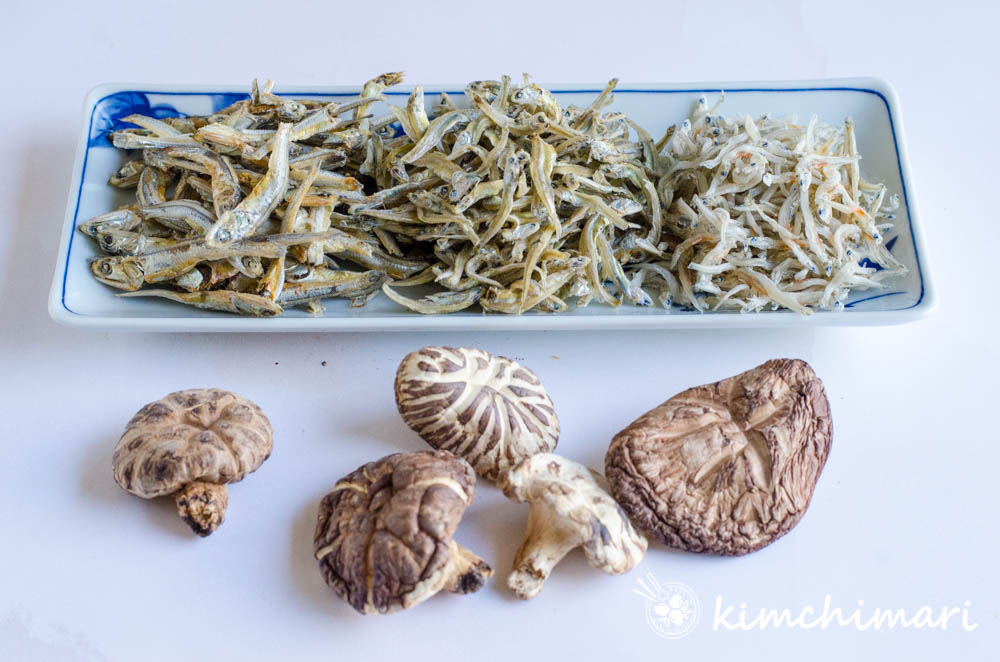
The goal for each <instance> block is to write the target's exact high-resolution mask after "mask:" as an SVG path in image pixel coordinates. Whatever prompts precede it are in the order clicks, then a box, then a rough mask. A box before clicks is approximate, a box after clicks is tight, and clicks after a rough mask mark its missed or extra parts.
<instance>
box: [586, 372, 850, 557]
mask: <svg viewBox="0 0 1000 662" xmlns="http://www.w3.org/2000/svg"><path fill="white" fill-rule="evenodd" d="M832 435H833V424H832V421H831V419H830V406H829V403H828V402H827V399H826V393H825V392H824V390H823V384H822V382H821V381H820V380H819V378H818V377H817V376H816V374H815V373H814V372H813V370H812V368H810V367H809V364H807V363H805V362H804V361H799V360H792V359H776V360H772V361H768V362H767V363H764V364H763V365H760V366H757V367H756V368H753V369H752V370H748V371H747V372H744V373H741V374H739V375H736V376H735V377H730V378H728V379H724V380H722V381H720V382H716V383H714V384H706V385H704V386H698V387H695V388H691V389H688V390H686V391H684V392H682V393H679V394H677V395H675V396H674V397H672V398H670V399H669V400H667V401H666V402H664V403H663V404H661V405H659V406H658V407H656V408H655V409H653V410H651V411H649V412H646V413H645V414H643V415H642V416H640V417H639V418H638V419H637V420H636V421H635V422H633V423H632V424H631V425H629V426H628V427H627V428H625V429H624V430H622V431H621V432H619V433H618V434H617V435H615V437H614V439H613V440H612V442H611V447H610V448H609V449H608V454H607V456H606V457H605V473H606V475H607V477H608V482H609V483H610V486H611V493H612V494H613V495H614V496H615V498H616V499H617V500H618V502H619V503H620V504H621V505H622V507H623V508H624V509H625V511H626V512H627V513H628V514H629V517H631V519H632V521H633V522H634V523H635V524H636V525H637V526H638V527H639V528H641V529H643V530H644V531H646V532H647V533H649V534H650V535H651V536H653V537H654V538H655V539H657V540H659V541H660V542H662V543H664V544H666V545H669V546H671V547H677V548H680V549H684V550H688V551H692V552H708V553H713V554H726V555H740V554H746V553H748V552H752V551H754V550H757V549H760V548H761V547H764V546H765V545H768V544H770V543H771V542H773V541H774V540H776V539H777V538H779V537H780V536H782V535H784V534H785V533H787V532H788V531H789V530H790V529H791V528H792V527H793V526H795V524H796V523H798V521H799V519H800V518H801V517H802V515H803V514H804V513H805V511H806V508H808V506H809V501H810V499H811V497H812V493H813V488H814V487H815V485H816V481H817V479H818V478H819V475H820V472H821V471H822V470H823V465H824V464H825V463H826V457H827V455H828V454H829V451H830V443H831V440H832Z"/></svg>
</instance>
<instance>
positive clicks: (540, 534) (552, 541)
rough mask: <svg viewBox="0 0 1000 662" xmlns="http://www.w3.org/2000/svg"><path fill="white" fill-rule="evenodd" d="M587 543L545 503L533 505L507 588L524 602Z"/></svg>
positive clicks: (574, 527)
mask: <svg viewBox="0 0 1000 662" xmlns="http://www.w3.org/2000/svg"><path fill="white" fill-rule="evenodd" d="M583 542H584V540H583V539H581V538H580V532H579V530H578V528H577V527H576V526H574V525H573V523H572V522H571V521H569V520H567V519H566V518H564V517H559V516H558V514H557V513H556V512H555V511H554V510H553V509H552V508H550V507H548V506H547V505H546V504H544V503H533V504H532V505H531V511H530V512H529V513H528V527H527V530H526V531H525V534H524V540H523V541H521V546H520V547H519V548H518V549H517V555H516V556H515V557H514V570H513V572H511V573H510V576H509V577H507V586H508V587H509V588H510V590H512V591H514V593H515V594H516V595H517V597H519V598H521V599H522V600H530V599H531V598H533V597H535V596H536V595H538V593H539V591H541V590H542V585H543V584H544V583H545V580H546V578H548V576H549V573H551V572H552V569H553V568H555V567H556V564H558V563H559V561H561V560H562V558H563V557H564V556H566V554H568V553H569V551H570V550H572V549H573V548H575V547H578V546H579V545H581V544H582V543H583Z"/></svg>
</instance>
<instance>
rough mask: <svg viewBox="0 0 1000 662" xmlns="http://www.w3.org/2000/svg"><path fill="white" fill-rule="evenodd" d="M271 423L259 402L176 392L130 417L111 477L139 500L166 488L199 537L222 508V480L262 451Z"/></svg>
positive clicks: (215, 524) (243, 471)
mask: <svg viewBox="0 0 1000 662" xmlns="http://www.w3.org/2000/svg"><path fill="white" fill-rule="evenodd" d="M272 441H273V429H272V427H271V422H270V421H268V420H267V417H266V416H264V412H262V411H261V410H260V407H258V406H257V405H255V404H254V403H252V402H250V401H249V400H247V399H246V398H242V397H240V396H238V395H236V394H235V393H230V392H229V391H222V390H219V389H191V390H187V391H177V392H176V393H171V394H170V395H168V396H166V397H164V398H163V399H161V400H157V401H156V402H151V403H149V404H148V405H146V406H145V407H143V408H142V409H140V410H139V412H138V413H137V414H136V415H135V416H133V417H132V420H131V421H129V423H128V425H127V426H126V427H125V432H124V433H123V434H122V436H121V439H119V440H118V445H117V446H116V447H115V453H114V457H113V458H112V470H113V473H114V477H115V482H117V483H118V485H119V486H121V488H122V489H124V490H126V491H128V492H129V493H130V494H134V495H136V496H139V497H142V498H144V499H153V498H155V497H160V496H166V495H168V494H174V495H175V499H176V502H177V512H178V514H180V516H181V517H182V518H184V521H185V522H187V523H188V525H189V526H190V527H191V529H192V530H193V531H194V532H195V533H197V534H198V535H200V536H207V535H208V534H210V533H212V531H215V530H216V529H217V528H219V525H220V524H222V521H223V519H225V515H226V506H227V505H228V503H229V496H228V494H227V492H226V484H227V483H235V482H237V481H239V480H242V479H243V477H244V476H246V475H247V474H249V473H251V472H253V471H255V470H256V469H257V467H259V466H260V465H261V463H263V462H264V460H266V459H267V458H268V457H269V456H270V455H271V447H272Z"/></svg>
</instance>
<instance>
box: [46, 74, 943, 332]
mask: <svg viewBox="0 0 1000 662" xmlns="http://www.w3.org/2000/svg"><path fill="white" fill-rule="evenodd" d="M462 87H463V86H461V85H428V86H424V90H425V93H426V94H427V95H428V98H429V99H431V98H433V96H434V94H435V93H437V92H440V91H442V90H444V91H447V92H448V93H449V94H453V95H454V96H455V97H456V98H457V97H461V96H462ZM546 87H548V88H549V89H551V90H552V91H553V92H554V93H555V94H556V95H557V97H558V99H559V101H560V102H561V103H562V104H563V105H564V106H565V105H569V104H575V105H578V106H586V105H587V104H588V103H589V102H590V101H591V100H592V99H593V97H594V96H595V95H596V94H598V93H599V92H600V91H601V89H602V87H603V85H602V84H595V85H546ZM720 90H725V92H726V102H725V104H724V106H723V108H722V112H724V113H726V114H729V115H732V114H747V113H748V114H751V115H759V114H762V113H765V112H770V113H772V114H774V115H778V116H785V115H797V116H798V117H800V118H804V119H808V118H809V117H810V116H811V115H812V114H813V113H816V114H818V115H819V116H820V118H821V119H822V120H824V121H827V122H830V123H836V122H840V121H842V120H843V118H844V117H846V116H851V117H853V118H854V120H855V125H856V133H857V138H858V145H859V149H860V152H861V154H862V155H863V161H862V164H861V168H862V172H863V173H864V175H865V176H866V177H867V178H868V179H871V180H875V181H881V182H884V183H885V184H886V185H887V186H888V188H889V190H890V191H894V192H898V193H900V195H901V197H902V205H901V208H900V210H899V211H898V212H897V213H896V221H895V227H894V228H893V230H892V231H891V232H890V233H888V235H887V236H886V243H887V245H888V246H889V247H890V248H891V250H892V252H893V254H894V255H895V256H896V257H897V258H898V259H899V260H900V261H902V262H903V263H904V264H905V265H906V266H907V267H908V268H909V273H908V274H907V275H906V276H903V277H900V278H898V279H896V280H893V281H891V282H890V283H889V287H888V288H886V289H883V290H867V291H859V292H855V293H854V294H852V296H851V297H850V298H849V299H848V301H847V302H846V306H845V309H844V310H843V311H829V312H828V311H819V312H816V313H814V314H813V315H810V316H808V317H803V316H800V315H798V314H796V313H793V312H790V311H768V312H760V313H749V314H741V313H738V312H716V313H698V312H694V311H686V310H682V309H680V308H673V309H670V310H665V309H663V308H659V307H651V308H639V307H635V306H630V305H622V306H620V307H618V308H611V307H609V306H606V305H603V304H599V303H592V304H591V305H590V306H588V307H586V308H582V309H579V310H572V311H570V312H566V313H560V314H546V313H527V314H524V315H520V316H509V315H499V314H485V313H482V312H478V311H477V312H461V313H453V314H450V315H431V316H426V315H420V314H418V313H414V312H411V311H409V310H406V309H404V308H402V307H401V306H398V305H397V304H395V303H393V302H392V301H389V300H388V299H387V298H385V297H384V296H379V297H376V298H375V299H374V300H372V301H371V302H370V303H369V304H368V305H367V306H365V307H363V308H360V309H353V308H350V307H348V305H347V302H346V301H341V300H335V299H334V300H327V301H324V305H325V306H326V312H325V314H324V315H323V316H320V317H312V316H310V315H308V314H306V313H304V312H302V311H299V310H294V309H293V310H288V311H286V312H285V314H284V315H282V316H280V317H277V318H270V319H255V318H244V317H238V316H235V315H230V314H225V313H218V312H211V311H203V310H199V309H196V308H191V307H188V306H183V305H181V304H177V303H173V302H169V301H164V300H158V299H122V298H119V297H116V296H115V294H116V292H115V291H114V290H112V289H111V288H109V287H107V286H105V285H102V284H101V283H99V282H97V281H96V280H95V279H94V278H93V277H92V276H91V274H90V270H89V266H88V265H89V262H90V260H91V259H92V258H94V257H96V256H97V254H98V251H97V247H96V246H95V245H94V243H93V242H92V240H90V239H89V238H87V237H85V236H83V235H82V234H81V233H79V232H76V231H75V230H74V228H75V227H76V225H77V224H78V223H79V222H82V221H85V220H87V219H88V218H90V217H91V216H94V215H96V214H99V213H102V212H105V211H110V210H112V209H114V208H116V207H117V206H118V205H121V204H125V203H126V202H127V201H128V200H129V198H128V197H127V196H129V195H131V192H123V191H119V190H117V189H115V188H113V187H111V186H109V185H108V183H107V181H108V177H109V176H110V175H111V174H112V173H113V172H114V171H115V169H116V168H117V167H118V166H119V165H121V164H122V163H123V162H124V161H125V160H126V158H127V156H126V154H125V153H124V152H122V151H121V150H118V149H115V148H113V147H112V146H111V144H110V142H109V141H108V139H107V134H108V133H109V132H110V131H112V130H114V129H116V128H118V127H119V124H120V120H121V118H122V117H125V116H127V115H129V114H132V113H143V114H148V115H153V116H158V117H163V116H168V115H177V114H207V113H210V112H213V111H215V110H218V109H220V108H223V107H225V106H228V105H229V104H231V103H233V102H234V101H237V100H239V99H241V98H244V97H245V96H246V88H245V87H239V86H211V87H205V86H190V85H158V86H142V85H119V84H108V85H100V86H98V87H96V88H94V89H93V90H92V91H91V92H90V93H89V94H88V95H87V98H86V100H85V102H84V109H83V110H84V112H83V128H82V131H81V135H80V140H79V145H78V147H77V153H76V162H75V165H74V167H73V180H72V182H71V184H70V190H69V201H68V204H67V207H66V218H65V221H64V223H63V227H62V239H61V242H60V248H59V254H58V260H57V264H56V269H55V276H54V279H53V282H52V289H51V293H50V296H49V312H50V314H51V316H52V318H53V319H54V320H56V321H57V322H60V323H63V324H67V325H70V326H76V327H86V328H92V329H102V330H136V331H254V332H261V331H311V332H316V331H359V330H365V331H388V330H431V329H449V330H471V329H492V330H540V329H640V328H646V329H649V328H655V329H670V328H710V327H711V328H724V327H734V328H735V327H744V328H745V327H776V326H812V325H824V326H827V325H885V324H895V323H900V322H908V321H911V320H914V319H917V318H920V317H922V316H924V315H926V314H927V312H928V311H929V310H931V308H932V307H933V305H934V292H933V289H932V287H931V282H930V277H929V274H928V272H927V264H926V257H925V255H926V252H925V250H924V246H923V242H922V239H921V233H920V229H919V223H918V215H917V207H916V201H915V200H914V197H913V187H912V186H911V179H910V172H909V164H908V161H907V155H906V146H905V143H904V140H903V129H902V123H901V120H900V113H899V102H898V100H897V98H896V94H895V91H894V90H893V89H892V87H891V86H890V85H889V84H888V83H886V82H884V81H882V80H879V79H875V78H853V79H840V80H814V81H792V82H761V83H703V84H676V85H675V84H621V85H620V86H619V87H618V89H616V90H615V103H614V105H613V106H612V108H613V109H615V110H620V111H624V112H626V113H627V114H628V115H629V116H630V117H631V118H632V119H634V120H635V121H637V122H638V123H639V124H641V125H642V126H644V127H645V128H646V129H648V130H649V131H650V133H651V134H652V135H653V136H654V137H656V136H659V135H662V133H663V131H664V130H665V129H666V128H667V127H668V126H670V125H671V124H674V123H676V122H679V121H681V120H683V119H684V118H685V117H686V116H687V115H688V114H689V112H690V110H691V108H692V107H693V104H694V103H695V101H696V100H697V98H698V97H699V96H700V95H702V94H708V95H709V96H710V97H711V95H712V94H713V93H718V92H719V91H720ZM276 91H277V92H278V93H279V94H283V95H289V96H293V97H314V98H322V99H330V100H336V99H338V98H346V97H352V96H354V95H356V94H357V93H358V92H359V88H357V87H302V88H285V89H278V90H276ZM408 93H409V89H407V88H405V87H400V88H394V89H393V90H391V91H389V92H387V94H388V95H389V96H401V97H405V95H407V94H408ZM374 112H375V113H376V114H377V115H379V114H381V111H380V109H379V108H378V107H376V108H375V109H374Z"/></svg>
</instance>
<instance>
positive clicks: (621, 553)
mask: <svg viewBox="0 0 1000 662" xmlns="http://www.w3.org/2000/svg"><path fill="white" fill-rule="evenodd" d="M500 488H501V489H502V490H503V492H504V494H506V495H507V496H508V497H509V498H510V499H513V500H514V501H518V502H527V503H530V504H531V510H530V511H529V514H528V526H527V530H526V531H525V534H524V540H523V541H522V542H521V546H520V547H519V548H518V550H517V555H516V556H515V557H514V570H513V572H511V574H510V576H509V577H508V578H507V585H508V586H509V587H510V589H511V590H512V591H514V593H516V594H517V595H518V597H520V598H523V599H525V600H527V599H529V598H533V597H535V596H536V595H538V592H539V591H541V590H542V584H544V583H545V580H546V578H548V576H549V574H550V573H551V572H552V569H553V568H554V567H555V566H556V564H557V563H559V561H560V560H562V558H563V557H564V556H566V554H568V553H569V552H570V551H571V550H573V549H575V548H576V547H582V548H583V553H584V555H585V556H586V558H587V562H588V563H590V565H591V566H593V567H594V568H597V569H598V570H602V571H604V572H606V573H609V574H614V575H617V574H621V573H625V572H628V571H629V570H631V569H632V568H634V567H635V566H636V564H638V563H639V562H640V561H641V560H642V558H643V556H645V554H646V545H647V543H646V538H645V537H644V536H643V535H642V534H641V533H639V532H638V531H636V530H635V529H634V528H633V527H632V524H631V523H630V522H629V520H628V517H626V515H625V513H624V512H622V509H621V508H620V507H619V506H618V504H617V503H615V500H614V499H612V498H611V496H610V495H609V494H608V493H607V491H606V489H605V484H604V480H603V478H602V477H601V476H600V475H599V474H596V473H595V472H593V471H591V470H590V469H588V468H587V467H585V466H583V465H582V464H578V463H576V462H573V461H571V460H567V459H566V458H564V457H560V456H558V455H553V454H552V453H540V454H538V455H534V456H532V457H530V458H528V459H526V460H524V461H522V462H521V463H520V464H518V465H517V466H516V467H514V468H513V469H512V470H510V471H509V472H507V473H506V474H503V475H502V476H501V478H500Z"/></svg>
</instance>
